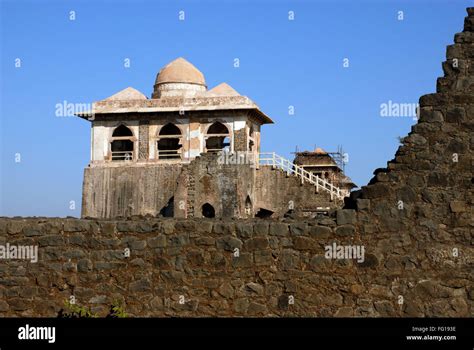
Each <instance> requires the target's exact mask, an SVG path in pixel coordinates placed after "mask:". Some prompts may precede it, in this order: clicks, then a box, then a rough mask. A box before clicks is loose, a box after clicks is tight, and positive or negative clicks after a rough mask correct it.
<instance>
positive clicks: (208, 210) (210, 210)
mask: <svg viewBox="0 0 474 350" xmlns="http://www.w3.org/2000/svg"><path fill="white" fill-rule="evenodd" d="M202 216H204V217H205V218H213V217H215V216H216V212H215V210H214V207H213V206H212V205H210V204H209V203H205V204H204V205H203V206H202Z"/></svg>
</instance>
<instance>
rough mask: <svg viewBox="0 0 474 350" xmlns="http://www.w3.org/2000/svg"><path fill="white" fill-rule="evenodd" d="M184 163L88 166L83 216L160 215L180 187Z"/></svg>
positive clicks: (83, 199)
mask: <svg viewBox="0 0 474 350" xmlns="http://www.w3.org/2000/svg"><path fill="white" fill-rule="evenodd" d="M181 168H182V165H181V164H168V165H166V164H163V165H149V166H146V167H143V166H134V165H130V166H123V165H122V166H120V167H92V168H86V169H84V184H83V191H82V193H83V197H82V217H93V218H114V217H115V218H117V217H131V216H133V215H147V214H148V215H152V216H156V215H158V214H159V212H160V210H161V209H162V208H163V207H164V206H166V205H167V203H168V201H169V200H170V198H171V197H173V195H174V192H175V190H176V187H177V179H178V176H179V174H180V172H181Z"/></svg>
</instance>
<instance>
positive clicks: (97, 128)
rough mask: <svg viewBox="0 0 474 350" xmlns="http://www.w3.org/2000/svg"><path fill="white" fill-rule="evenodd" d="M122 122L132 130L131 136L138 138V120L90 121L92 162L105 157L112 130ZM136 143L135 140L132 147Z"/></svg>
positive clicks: (136, 144) (102, 159) (136, 145)
mask: <svg viewBox="0 0 474 350" xmlns="http://www.w3.org/2000/svg"><path fill="white" fill-rule="evenodd" d="M120 124H124V125H125V126H127V127H128V128H129V129H130V130H132V133H133V136H134V137H135V138H136V139H137V140H138V121H127V122H119V121H94V122H92V129H93V130H92V152H91V154H92V159H91V160H92V162H101V161H105V160H106V159H107V154H108V152H109V148H110V142H111V137H112V133H113V130H114V129H115V128H116V127H117V126H119V125H120ZM137 147H138V143H137V141H135V145H134V149H135V150H137Z"/></svg>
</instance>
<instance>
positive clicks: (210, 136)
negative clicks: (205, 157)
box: [206, 122, 230, 152]
mask: <svg viewBox="0 0 474 350" xmlns="http://www.w3.org/2000/svg"><path fill="white" fill-rule="evenodd" d="M229 147H230V134H229V129H227V127H226V126H225V125H224V124H222V123H220V122H215V123H214V124H212V125H211V126H210V127H209V129H208V130H207V134H206V152H221V151H228V150H229Z"/></svg>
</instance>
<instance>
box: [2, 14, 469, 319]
mask: <svg viewBox="0 0 474 350" xmlns="http://www.w3.org/2000/svg"><path fill="white" fill-rule="evenodd" d="M473 59H474V8H469V9H468V17H466V19H465V22H464V32H463V33H459V34H456V36H455V44H454V45H451V46H449V47H448V50H447V61H446V62H444V63H443V69H444V71H445V77H444V78H440V79H438V85H437V93H435V94H430V95H425V96H423V97H421V99H420V107H421V115H420V119H419V121H418V123H417V124H416V125H415V126H413V128H412V132H410V134H409V135H408V136H407V137H405V138H404V140H403V144H402V146H400V148H399V149H398V151H397V153H396V155H395V158H394V159H393V160H391V161H390V162H388V164H387V168H385V169H377V170H376V171H375V172H374V174H375V177H374V178H373V179H372V180H371V181H370V183H369V184H368V185H367V186H364V187H363V188H362V190H361V191H358V192H355V193H353V194H352V195H351V198H350V199H348V200H347V201H346V203H345V209H340V210H338V211H336V212H334V213H333V215H332V216H330V217H324V218H314V219H296V218H294V219H289V218H287V219H284V220H257V219H253V220H234V221H232V220H227V221H219V220H206V219H187V220H186V219H162V220H156V219H153V220H152V219H149V220H146V219H140V220H137V221H133V220H132V221H105V220H103V221H95V220H78V219H52V218H49V219H21V218H17V219H5V218H3V219H0V242H1V244H2V245H3V246H5V245H6V243H9V244H11V245H33V246H34V245H38V246H39V260H38V262H37V263H30V262H25V261H18V260H11V259H10V260H0V277H1V279H0V315H2V316H55V315H56V314H57V313H58V312H59V310H60V309H61V307H63V303H64V301H65V300H67V299H68V298H70V296H71V295H74V297H75V299H76V302H77V304H79V305H81V306H86V307H91V309H92V311H93V312H95V313H98V314H100V315H104V314H105V313H106V312H107V310H108V308H109V306H110V304H111V303H112V302H113V301H115V300H122V301H123V303H124V308H125V311H126V312H128V313H129V315H131V316H415V317H422V316H435V317H438V316H439V317H441V316H447V317H454V316H459V317H472V316H473V310H474V309H473V302H474V275H473V270H474V269H473V257H474V248H473V228H474V222H473V217H474V215H473V210H472V208H473V201H474V195H473V193H474V191H473V184H474V177H473V173H474V172H473V166H474V158H473V148H474V137H473V136H472V135H473V131H474V63H473ZM334 246H335V247H336V249H335V250H336V251H335V253H336V254H335V255H334V254H328V252H332V250H331V249H330V248H331V247H334ZM341 247H342V248H341ZM347 247H353V248H355V249H356V250H355V251H357V249H359V250H358V252H361V251H362V249H364V254H363V259H360V256H359V255H357V254H356V256H355V257H354V256H349V255H344V254H342V255H340V254H339V253H340V252H341V249H342V252H344V250H345V248H347ZM338 248H341V249H338ZM349 252H350V251H349V250H346V253H349ZM126 254H130V255H129V257H126Z"/></svg>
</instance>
